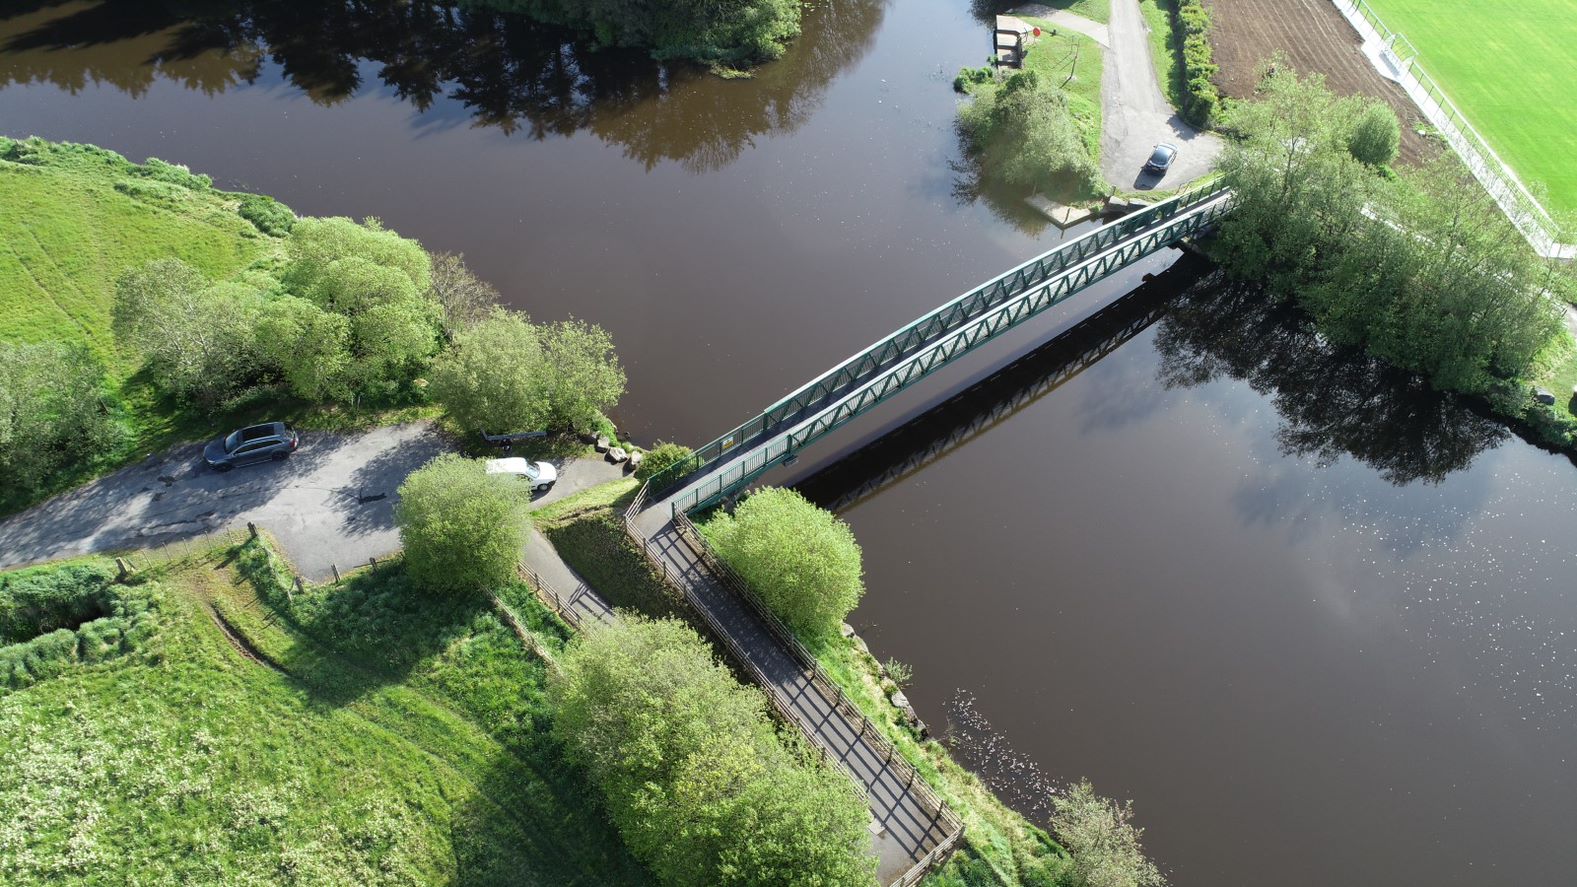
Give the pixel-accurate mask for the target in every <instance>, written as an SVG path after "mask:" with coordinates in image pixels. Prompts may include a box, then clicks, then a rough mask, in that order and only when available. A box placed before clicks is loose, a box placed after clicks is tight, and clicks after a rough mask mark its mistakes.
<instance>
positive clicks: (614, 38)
mask: <svg viewBox="0 0 1577 887" xmlns="http://www.w3.org/2000/svg"><path fill="white" fill-rule="evenodd" d="M479 2H480V3H481V4H482V5H484V6H490V7H493V8H495V9H502V10H505V11H508V12H524V13H526V14H528V15H531V16H533V17H535V18H538V19H541V20H543V21H548V22H552V23H554V24H559V25H566V26H569V27H572V28H581V29H583V30H587V31H590V32H591V33H592V34H593V35H594V36H595V38H596V41H597V42H598V43H601V44H604V45H607V46H630V47H643V48H647V49H650V50H651V53H652V56H653V57H654V58H658V59H691V60H693V61H698V62H704V63H710V64H718V63H725V64H726V63H736V64H737V63H744V64H749V63H753V62H761V61H768V60H770V59H775V58H777V57H778V56H780V55H782V54H783V43H784V42H785V41H787V40H789V39H791V38H793V37H794V36H795V35H797V34H799V17H800V5H799V3H798V2H796V0H713V2H707V3H702V2H698V0H669V2H664V3H614V2H590V0H479Z"/></svg>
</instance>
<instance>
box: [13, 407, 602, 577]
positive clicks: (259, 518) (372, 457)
mask: <svg viewBox="0 0 1577 887" xmlns="http://www.w3.org/2000/svg"><path fill="white" fill-rule="evenodd" d="M448 449H450V446H449V444H448V443H447V441H446V440H445V439H444V438H443V437H442V436H441V435H439V434H438V433H437V432H435V431H434V430H433V429H432V427H431V426H430V425H428V424H426V423H414V424H409V425H396V426H390V427H386V428H375V429H373V430H371V431H367V432H364V433H361V434H351V435H339V434H314V433H303V434H302V439H301V447H300V449H298V450H297V451H296V453H295V454H294V455H293V456H291V457H290V458H289V459H286V460H284V461H283V462H263V463H260V464H257V465H248V466H243V467H241V468H237V469H235V470H233V471H229V472H226V473H224V474H220V473H217V472H215V471H212V470H209V469H208V468H206V467H205V466H204V465H203V464H202V445H201V444H186V445H182V446H179V447H175V448H174V449H171V450H169V451H167V452H165V453H161V454H157V455H154V456H150V457H149V458H147V459H145V460H143V461H142V462H140V463H138V464H137V465H133V466H130V467H128V468H123V469H121V470H120V471H117V472H115V473H114V474H111V475H109V476H107V477H103V478H100V479H99V480H96V481H94V482H92V483H90V484H87V485H85V486H82V487H79V488H77V489H75V490H72V491H70V492H68V493H63V494H61V495H60V496H57V497H55V498H53V499H50V500H49V501H47V502H43V503H40V504H39V505H36V506H34V507H32V508H30V509H28V510H27V511H24V512H22V513H20V514H17V515H13V516H12V517H10V518H7V519H6V520H5V521H3V522H0V568H8V567H16V566H22V565H26V564H33V563H40V562H43V561H50V560H58V559H60V558H65V557H75V556H79V555H84V554H96V553H111V552H121V551H130V550H135V549H139V548H151V547H155V546H159V545H163V544H166V543H169V542H173V541H178V540H182V539H189V538H192V537H196V536H202V535H205V534H208V533H212V532H216V531H218V530H224V529H228V528H232V527H239V526H245V525H246V524H247V523H248V522H253V523H256V524H257V525H258V526H260V527H263V528H265V529H267V530H268V531H269V532H271V533H272V534H273V535H274V537H275V538H276V539H278V540H279V542H280V544H281V546H282V547H283V548H284V550H285V554H286V555H287V556H288V557H289V558H290V559H291V561H292V562H293V563H294V564H295V565H296V569H297V570H299V571H300V572H301V574H302V575H303V576H305V577H306V578H307V579H309V580H312V581H322V580H324V579H326V578H329V577H330V576H332V574H333V567H334V565H338V566H339V567H340V568H342V569H344V568H349V567H353V566H359V565H361V564H365V563H366V562H367V559H368V558H371V557H384V556H386V555H389V554H392V553H393V552H395V551H397V550H399V547H400V534H399V530H397V529H396V528H395V526H394V503H395V500H396V498H397V492H396V491H397V490H398V489H399V486H400V483H401V482H402V481H404V480H405V477H406V475H408V474H410V473H411V472H412V471H414V470H416V469H417V468H420V467H421V466H422V465H424V464H426V463H427V462H428V461H429V460H431V459H432V458H433V457H434V456H437V455H438V454H439V453H442V452H445V451H446V450H448ZM622 474H623V469H622V467H621V466H617V465H612V464H609V463H607V462H604V461H601V460H596V459H579V460H574V461H571V462H569V463H566V464H561V465H560V467H559V482H558V483H557V484H555V485H554V486H553V488H552V489H551V490H550V491H548V492H547V493H544V494H539V496H538V502H548V501H552V500H553V499H558V498H562V497H564V496H569V495H572V494H574V493H576V492H579V491H580V490H583V489H587V488H589V487H592V486H596V485H597V484H599V483H603V482H605V481H608V480H612V479H614V478H617V477H619V476H621V475H622Z"/></svg>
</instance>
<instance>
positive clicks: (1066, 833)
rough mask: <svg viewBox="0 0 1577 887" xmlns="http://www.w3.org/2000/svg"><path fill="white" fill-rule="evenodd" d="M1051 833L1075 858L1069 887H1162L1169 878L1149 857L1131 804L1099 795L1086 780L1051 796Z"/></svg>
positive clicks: (1070, 868)
mask: <svg viewBox="0 0 1577 887" xmlns="http://www.w3.org/2000/svg"><path fill="white" fill-rule="evenodd" d="M1051 807H1052V813H1051V829H1052V831H1053V832H1055V833H1056V835H1057V840H1059V841H1061V842H1062V845H1063V846H1064V847H1066V848H1068V853H1069V854H1070V855H1071V856H1072V857H1073V862H1072V865H1070V866H1069V867H1068V870H1067V873H1066V875H1065V876H1064V880H1065V881H1066V882H1067V884H1068V887H1163V885H1165V884H1166V878H1165V877H1163V876H1162V875H1161V871H1160V869H1157V868H1156V867H1155V863H1153V862H1151V861H1150V860H1149V859H1147V858H1145V855H1144V849H1143V848H1142V847H1141V846H1140V843H1139V841H1140V838H1142V837H1143V836H1144V829H1141V828H1139V827H1138V826H1135V825H1134V824H1133V822H1132V820H1133V804H1132V803H1131V802H1127V801H1125V802H1123V803H1120V804H1119V803H1118V802H1116V801H1113V800H1111V799H1110V798H1103V797H1101V796H1100V795H1097V794H1096V793H1095V789H1094V787H1093V786H1091V785H1090V783H1089V781H1088V780H1081V781H1079V782H1078V783H1077V784H1075V785H1072V786H1069V788H1068V789H1067V791H1065V792H1059V793H1057V794H1054V795H1052V798H1051Z"/></svg>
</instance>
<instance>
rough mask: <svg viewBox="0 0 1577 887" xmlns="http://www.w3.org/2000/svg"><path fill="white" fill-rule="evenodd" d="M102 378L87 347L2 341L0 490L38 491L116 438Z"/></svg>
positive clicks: (0, 351) (0, 376) (0, 375)
mask: <svg viewBox="0 0 1577 887" xmlns="http://www.w3.org/2000/svg"><path fill="white" fill-rule="evenodd" d="M103 376H104V367H103V365H102V364H101V363H100V362H99V360H98V358H96V357H94V356H93V354H92V352H90V351H88V349H87V348H86V347H85V346H80V345H64V344H60V343H58V342H41V343H37V344H20V343H12V342H0V487H6V488H8V489H24V490H36V489H39V488H40V487H42V486H43V485H44V483H45V482H46V480H47V479H48V478H49V475H50V474H51V473H52V472H54V471H56V470H57V469H59V468H60V467H61V466H62V465H64V464H65V463H67V462H69V461H73V460H79V459H80V460H91V459H93V458H94V457H95V456H96V455H98V453H97V452H96V451H97V450H98V449H99V448H101V447H104V446H106V445H107V444H108V443H109V442H110V441H111V440H112V439H113V438H114V434H115V429H114V425H113V424H112V423H111V421H110V417H109V414H108V412H107V411H106V410H105V409H104V403H103V401H102V399H101V393H100V386H101V384H102V380H103Z"/></svg>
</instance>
